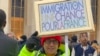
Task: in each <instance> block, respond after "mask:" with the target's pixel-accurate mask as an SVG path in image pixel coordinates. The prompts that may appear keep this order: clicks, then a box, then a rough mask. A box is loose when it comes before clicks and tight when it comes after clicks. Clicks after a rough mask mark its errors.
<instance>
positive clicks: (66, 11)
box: [39, 0, 88, 32]
mask: <svg viewBox="0 0 100 56" xmlns="http://www.w3.org/2000/svg"><path fill="white" fill-rule="evenodd" d="M39 16H40V20H41V23H40V24H41V31H44V32H45V31H55V30H64V29H73V28H80V27H85V26H87V23H88V22H87V15H86V10H85V5H84V1H83V0H76V1H64V2H63V1H62V2H55V3H46V4H40V5H39Z"/></svg>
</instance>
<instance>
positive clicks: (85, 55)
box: [71, 32, 95, 56]
mask: <svg viewBox="0 0 100 56" xmlns="http://www.w3.org/2000/svg"><path fill="white" fill-rule="evenodd" d="M79 39H80V44H78V45H76V46H75V47H74V48H73V49H72V54H71V56H93V54H94V51H95V50H94V48H92V47H91V46H90V45H89V44H88V34H87V32H84V33H80V38H79Z"/></svg>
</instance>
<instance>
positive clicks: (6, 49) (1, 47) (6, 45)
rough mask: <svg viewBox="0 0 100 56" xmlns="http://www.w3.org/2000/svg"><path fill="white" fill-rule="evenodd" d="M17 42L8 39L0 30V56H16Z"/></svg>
mask: <svg viewBox="0 0 100 56" xmlns="http://www.w3.org/2000/svg"><path fill="white" fill-rule="evenodd" d="M17 49H18V44H17V41H15V40H13V39H11V38H9V37H8V36H7V35H5V34H4V32H3V30H2V29H0V56H17V51H18V50H17Z"/></svg>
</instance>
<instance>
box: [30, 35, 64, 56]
mask: <svg viewBox="0 0 100 56" xmlns="http://www.w3.org/2000/svg"><path fill="white" fill-rule="evenodd" d="M60 44H61V36H46V37H42V38H41V45H42V48H41V49H40V50H38V51H37V52H33V54H32V55H31V56H65V55H64V53H63V52H62V51H61V50H59V46H60Z"/></svg>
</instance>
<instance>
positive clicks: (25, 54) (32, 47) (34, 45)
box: [18, 31, 41, 56]
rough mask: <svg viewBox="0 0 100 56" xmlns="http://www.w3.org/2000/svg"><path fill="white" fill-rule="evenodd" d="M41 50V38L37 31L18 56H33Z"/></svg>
mask: <svg viewBox="0 0 100 56" xmlns="http://www.w3.org/2000/svg"><path fill="white" fill-rule="evenodd" d="M40 48H41V45H40V38H39V37H38V32H37V31H35V32H34V33H33V34H32V35H31V36H30V38H29V39H28V40H27V41H26V44H25V45H24V46H23V48H22V49H21V51H20V52H19V55H18V56H31V54H32V52H34V51H37V50H39V49H40Z"/></svg>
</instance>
